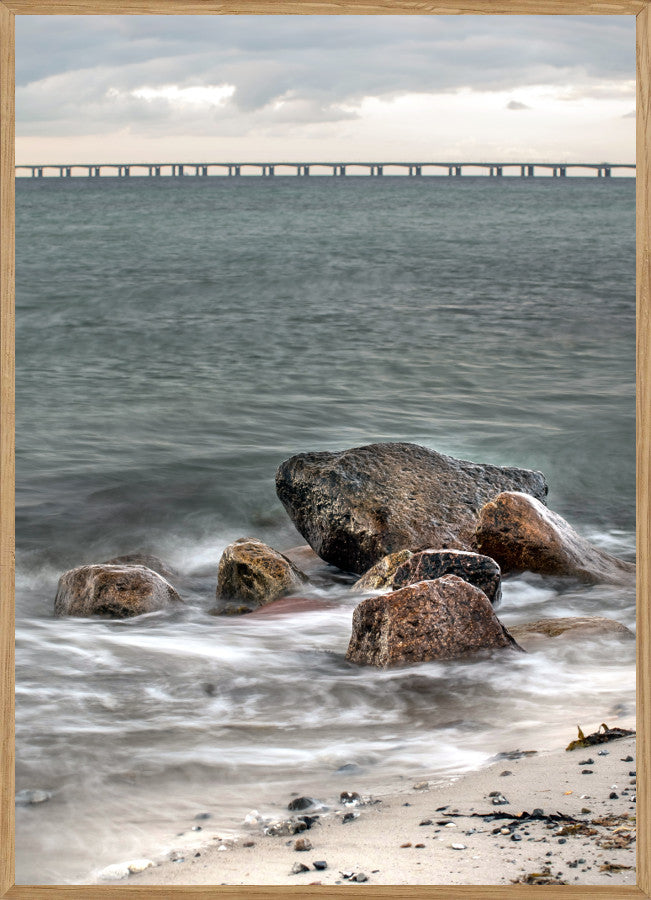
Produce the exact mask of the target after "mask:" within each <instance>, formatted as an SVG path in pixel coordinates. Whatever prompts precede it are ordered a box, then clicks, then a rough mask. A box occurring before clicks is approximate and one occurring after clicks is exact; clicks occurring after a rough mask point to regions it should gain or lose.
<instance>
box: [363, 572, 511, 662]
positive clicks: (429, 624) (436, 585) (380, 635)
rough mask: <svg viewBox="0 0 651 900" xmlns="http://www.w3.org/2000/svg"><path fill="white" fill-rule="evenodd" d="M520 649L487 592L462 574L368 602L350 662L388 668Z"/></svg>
mask: <svg viewBox="0 0 651 900" xmlns="http://www.w3.org/2000/svg"><path fill="white" fill-rule="evenodd" d="M504 647H512V648H516V649H519V647H518V644H517V643H516V642H515V641H514V640H513V638H512V637H511V635H510V634H509V632H508V631H507V630H506V628H505V627H504V626H503V625H502V623H501V622H500V621H499V619H498V618H497V616H496V615H495V613H494V612H493V608H492V607H491V604H490V601H489V600H488V598H487V596H486V594H484V592H483V591H480V590H479V588H476V587H474V585H471V584H468V582H467V581H463V579H461V578H459V577H458V576H456V575H445V576H444V577H443V578H438V579H436V581H421V582H419V583H418V584H414V585H409V586H408V587H404V588H401V589H400V590H399V591H394V592H393V593H391V594H384V595H382V596H379V597H370V598H369V599H368V600H363V601H362V602H361V603H360V604H359V605H358V606H357V607H356V609H355V612H354V613H353V633H352V637H351V639H350V644H349V646H348V652H347V654H346V659H347V660H348V661H349V662H353V663H358V664H360V665H373V666H379V667H382V668H387V667H390V666H399V665H406V664H409V663H418V662H426V661H428V660H434V659H454V658H456V657H463V656H468V655H470V654H472V653H476V652H477V651H479V650H484V649H494V648H504Z"/></svg>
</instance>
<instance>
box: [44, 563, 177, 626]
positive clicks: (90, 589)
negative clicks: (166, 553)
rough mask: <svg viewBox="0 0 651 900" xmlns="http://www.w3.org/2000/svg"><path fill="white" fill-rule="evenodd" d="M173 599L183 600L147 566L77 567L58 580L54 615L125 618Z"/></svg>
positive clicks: (161, 607)
mask: <svg viewBox="0 0 651 900" xmlns="http://www.w3.org/2000/svg"><path fill="white" fill-rule="evenodd" d="M174 602H176V603H180V602H182V601H181V598H180V597H179V595H178V594H177V592H176V591H175V590H174V588H173V587H172V585H171V584H169V582H167V581H166V580H165V579H164V578H162V577H161V576H160V575H159V574H158V573H157V572H154V571H152V570H151V569H148V568H147V567H146V566H121V565H106V564H104V565H93V566H79V567H78V568H76V569H70V571H68V572H65V573H64V574H63V575H62V576H61V578H60V579H59V586H58V588H57V595H56V599H55V601H54V614H55V615H57V616H110V617H112V618H119V619H124V618H128V617H130V616H140V615H142V614H143V613H148V612H153V611H154V610H158V609H163V608H164V607H166V606H169V604H170V603H174Z"/></svg>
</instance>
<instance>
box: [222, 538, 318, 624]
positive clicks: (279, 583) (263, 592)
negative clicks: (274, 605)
mask: <svg viewBox="0 0 651 900" xmlns="http://www.w3.org/2000/svg"><path fill="white" fill-rule="evenodd" d="M306 580H307V579H306V577H305V575H304V574H303V572H301V571H300V569H297V568H296V566H295V565H294V564H293V563H292V562H290V560H289V559H287V557H286V556H283V554H282V553H279V552H278V551H277V550H274V549H273V548H272V547H268V546H267V544H264V543H263V542H262V541H258V540H255V539H254V538H240V539H239V540H237V541H235V542H234V543H232V544H229V545H228V547H227V548H226V549H225V550H224V552H223V554H222V558H221V559H220V561H219V572H218V576H217V599H218V600H236V601H237V602H238V603H241V604H244V605H245V606H248V607H249V609H247V610H246V611H247V612H250V611H251V609H255V608H257V607H258V606H263V605H264V604H265V603H271V602H272V600H276V599H278V597H281V596H282V595H283V594H286V593H288V592H289V591H291V590H294V589H296V588H298V587H300V586H301V585H302V584H303V583H304V582H305V581H306ZM231 614H232V613H231Z"/></svg>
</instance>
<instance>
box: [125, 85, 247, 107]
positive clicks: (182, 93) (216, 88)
mask: <svg viewBox="0 0 651 900" xmlns="http://www.w3.org/2000/svg"><path fill="white" fill-rule="evenodd" d="M107 93H108V95H109V96H120V91H119V90H118V89H117V88H109V90H108V92H107ZM129 93H130V94H131V96H132V97H135V98H136V99H137V100H146V101H152V100H166V101H168V102H169V103H170V104H171V105H172V106H177V107H184V106H202V107H212V106H224V104H225V103H226V102H227V101H228V100H229V99H230V98H231V97H232V96H233V94H234V93H235V85H234V84H213V85H191V86H189V87H179V85H177V84H165V85H162V86H161V87H141V88H135V89H134V90H132V91H130V92H129Z"/></svg>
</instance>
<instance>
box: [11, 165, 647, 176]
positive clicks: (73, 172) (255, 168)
mask: <svg viewBox="0 0 651 900" xmlns="http://www.w3.org/2000/svg"><path fill="white" fill-rule="evenodd" d="M616 169H617V170H619V169H632V170H633V171H635V164H634V163H608V162H600V163H595V162H575V163H567V162H560V163H558V162H557V163H554V162H404V161H403V162H200V163H197V162H189V163H179V162H172V163H160V162H156V163H91V164H88V163H71V164H60V163H56V164H51V165H49V164H48V165H46V164H44V163H43V164H39V165H17V166H16V175H18V176H19V177H21V178H29V177H31V178H44V177H59V178H71V177H73V176H86V177H88V178H100V177H102V178H105V177H118V178H128V177H130V176H145V177H150V178H161V177H168V178H169V177H182V176H193V177H199V178H207V177H209V176H227V177H228V176H230V177H237V176H243V175H254V176H262V177H265V178H268V177H272V176H275V175H294V176H300V177H305V176H308V175H310V174H314V170H320V174H325V175H333V176H336V177H343V176H346V175H348V176H350V175H353V176H356V175H363V176H373V177H379V176H383V175H403V176H404V175H408V176H411V177H420V176H431V175H438V176H440V175H447V176H450V177H460V176H461V175H463V174H465V175H477V174H481V175H489V176H493V177H500V176H503V175H510V176H512V175H519V176H521V177H523V178H527V177H528V178H532V177H534V176H535V175H540V174H543V173H544V174H546V175H551V176H554V177H564V176H566V175H567V174H568V173H569V172H570V171H574V172H575V173H576V172H577V171H578V172H579V173H580V174H586V172H588V173H590V174H592V175H594V176H595V177H600V178H601V177H604V178H608V177H610V175H611V174H612V172H613V171H614V170H616ZM387 170H389V171H387Z"/></svg>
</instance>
